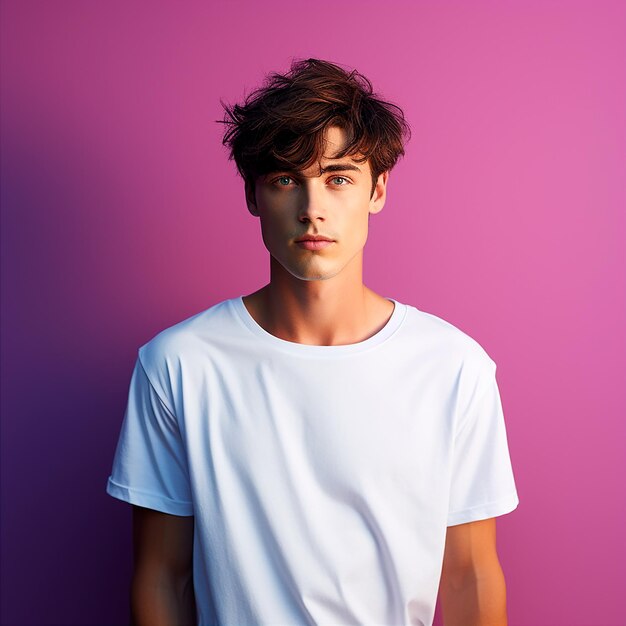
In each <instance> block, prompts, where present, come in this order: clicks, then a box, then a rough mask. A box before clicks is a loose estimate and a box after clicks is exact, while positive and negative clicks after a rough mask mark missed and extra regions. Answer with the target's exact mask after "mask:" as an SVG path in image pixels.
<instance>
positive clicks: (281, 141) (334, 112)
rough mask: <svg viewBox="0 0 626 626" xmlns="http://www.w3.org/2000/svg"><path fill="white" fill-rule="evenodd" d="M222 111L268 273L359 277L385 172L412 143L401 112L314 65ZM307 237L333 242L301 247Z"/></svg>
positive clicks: (349, 77)
mask: <svg viewBox="0 0 626 626" xmlns="http://www.w3.org/2000/svg"><path fill="white" fill-rule="evenodd" d="M226 111H227V118H226V119H225V120H224V121H225V123H226V124H230V128H228V130H227V131H226V133H225V136H224V143H225V145H228V146H230V148H231V158H233V159H234V160H235V162H236V164H237V168H238V170H239V172H240V174H241V175H242V177H243V178H244V180H245V188H246V202H247V205H248V209H249V211H250V212H251V213H252V214H253V215H255V216H258V217H259V218H260V222H261V230H262V234H263V241H264V243H265V246H266V248H267V249H268V251H269V252H270V254H271V257H272V268H273V272H272V276H273V277H274V275H275V274H274V271H276V272H279V273H282V272H283V270H285V271H286V272H287V273H288V274H291V275H292V276H294V277H296V278H298V279H301V280H326V279H328V278H332V277H334V276H336V275H337V274H339V273H340V272H342V271H343V270H344V269H345V268H346V267H348V266H350V267H352V268H353V270H354V272H353V273H349V274H344V276H348V275H351V276H353V277H354V278H355V279H360V266H361V264H360V261H361V260H362V251H363V247H364V245H365V242H366V240H367V233H368V221H369V216H370V214H373V213H378V212H379V211H380V210H381V209H382V208H383V205H384V203H385V198H386V185H387V178H388V174H389V170H390V169H391V168H392V167H393V166H394V165H395V163H396V161H397V160H398V158H399V157H400V155H402V154H404V147H403V143H404V141H405V138H408V136H409V128H408V125H407V124H406V122H405V121H404V116H403V114H402V111H401V110H400V109H399V108H398V107H396V106H395V105H392V104H389V103H386V102H384V101H382V100H380V99H378V98H376V97H375V96H374V95H373V93H372V88H371V84H370V83H369V81H367V79H366V78H364V77H362V76H361V75H360V74H358V73H357V72H350V73H348V72H345V71H344V70H342V69H341V68H339V67H337V66H336V65H333V64H331V63H327V62H325V61H318V60H315V59H309V60H307V61H300V62H294V63H293V64H292V68H291V71H290V72H289V73H288V74H287V75H285V76H282V75H279V74H273V75H271V76H270V78H269V79H268V82H267V83H266V86H265V87H263V88H261V89H258V90H257V91H255V92H253V93H252V94H251V95H250V96H249V97H248V98H247V100H246V102H245V104H243V105H241V106H240V105H235V106H234V107H232V108H228V107H226ZM228 118H230V119H228ZM306 236H324V237H327V238H330V239H331V240H332V243H330V244H327V245H326V246H325V247H318V245H317V244H316V245H314V244H303V243H301V242H300V241H299V240H300V239H301V238H303V237H306ZM285 276H286V275H285Z"/></svg>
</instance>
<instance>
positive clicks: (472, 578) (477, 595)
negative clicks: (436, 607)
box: [439, 564, 507, 626]
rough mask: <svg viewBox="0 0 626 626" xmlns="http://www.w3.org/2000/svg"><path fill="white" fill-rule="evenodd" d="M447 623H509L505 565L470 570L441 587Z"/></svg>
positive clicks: (481, 625) (479, 625) (496, 625)
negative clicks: (471, 571)
mask: <svg viewBox="0 0 626 626" xmlns="http://www.w3.org/2000/svg"><path fill="white" fill-rule="evenodd" d="M439 598H440V602H441V610H442V613H443V623H444V626H507V615H506V584H505V581H504V574H503V572H502V568H501V567H500V565H499V564H498V565H497V566H493V567H490V568H489V569H485V570H484V571H482V572H480V571H479V572H475V573H469V574H467V575H466V576H464V577H462V578H460V579H458V580H456V581H455V582H454V583H450V582H445V581H442V585H441V587H440V590H439Z"/></svg>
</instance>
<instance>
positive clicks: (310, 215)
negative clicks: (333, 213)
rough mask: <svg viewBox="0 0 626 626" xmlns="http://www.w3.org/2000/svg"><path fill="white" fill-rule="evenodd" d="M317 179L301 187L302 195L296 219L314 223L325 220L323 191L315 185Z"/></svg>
mask: <svg viewBox="0 0 626 626" xmlns="http://www.w3.org/2000/svg"><path fill="white" fill-rule="evenodd" d="M318 182H319V181H318V180H317V179H313V180H309V181H307V184H303V185H302V194H301V198H300V206H299V210H298V218H299V220H300V221H301V222H302V221H306V220H308V221H310V222H312V221H315V220H318V219H322V220H323V219H326V209H325V208H324V190H323V189H322V188H320V186H319V185H318V184H316V183H318Z"/></svg>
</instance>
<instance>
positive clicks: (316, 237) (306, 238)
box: [296, 235, 333, 243]
mask: <svg viewBox="0 0 626 626" xmlns="http://www.w3.org/2000/svg"><path fill="white" fill-rule="evenodd" d="M301 241H333V240H332V239H331V238H330V237H324V235H304V237H300V239H296V243H300V242H301Z"/></svg>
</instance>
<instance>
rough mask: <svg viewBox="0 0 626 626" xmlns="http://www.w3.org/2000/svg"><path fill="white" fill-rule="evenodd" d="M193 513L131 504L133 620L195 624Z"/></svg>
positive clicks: (147, 625)
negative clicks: (164, 511)
mask: <svg viewBox="0 0 626 626" xmlns="http://www.w3.org/2000/svg"><path fill="white" fill-rule="evenodd" d="M193 528H194V518H193V516H188V517H183V516H179V515H169V514H168V513H161V512H160V511H154V510H152V509H147V508H143V507H139V506H136V505H133V552H134V562H135V564H134V571H133V579H132V584H131V592H130V606H131V623H132V624H133V626H171V625H172V624H177V625H181V626H182V625H185V626H191V625H195V624H196V619H197V618H196V605H195V597H194V591H193Z"/></svg>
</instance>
